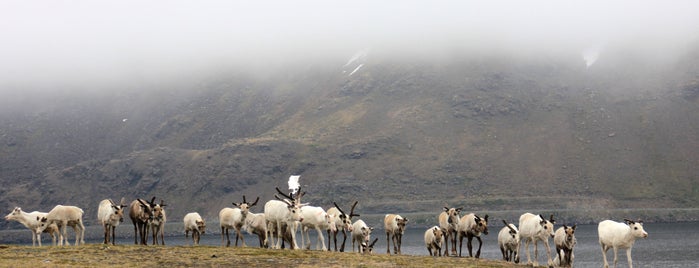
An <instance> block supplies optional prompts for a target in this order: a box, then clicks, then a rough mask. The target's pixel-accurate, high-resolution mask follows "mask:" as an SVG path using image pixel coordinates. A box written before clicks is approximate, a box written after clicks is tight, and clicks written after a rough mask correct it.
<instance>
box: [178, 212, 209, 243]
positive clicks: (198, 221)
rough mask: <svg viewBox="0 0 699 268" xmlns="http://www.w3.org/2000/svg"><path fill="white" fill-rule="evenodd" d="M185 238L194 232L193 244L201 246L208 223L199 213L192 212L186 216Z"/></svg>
mask: <svg viewBox="0 0 699 268" xmlns="http://www.w3.org/2000/svg"><path fill="white" fill-rule="evenodd" d="M183 221H184V237H185V238H187V237H188V236H189V231H192V242H193V243H194V245H199V239H200V238H201V235H202V234H204V233H205V232H206V222H205V221H204V219H202V218H201V216H200V215H199V213H196V212H192V213H188V214H187V215H185V216H184V220H183Z"/></svg>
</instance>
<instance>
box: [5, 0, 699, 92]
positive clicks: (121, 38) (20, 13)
mask: <svg viewBox="0 0 699 268" xmlns="http://www.w3.org/2000/svg"><path fill="white" fill-rule="evenodd" d="M608 2H611V3H608ZM698 29H699V1H689V0H687V1H683V0H677V1H674V0H673V1H642V0H640V1H386V0H381V1H259V0H257V1H202V0H197V1H172V0H153V1H143V0H139V1H67V0H65V1H60V0H46V1H36V0H17V1H15V0H0V86H3V87H8V86H7V85H11V86H10V87H17V85H26V86H31V85H34V84H37V83H38V84H41V83H43V84H44V85H45V84H47V83H48V84H60V83H63V82H66V81H72V82H76V81H78V82H81V81H95V80H96V81H100V80H105V81H112V80H119V79H130V78H133V77H140V78H143V77H146V78H151V79H160V78H164V77H167V76H168V75H178V74H181V73H186V72H190V71H192V70H199V71H200V70H207V68H216V66H223V65H231V64H232V65H238V66H242V65H246V64H253V63H254V62H258V63H259V62H260V61H289V60H301V59H305V58H309V59H318V58H332V57H338V58H342V59H344V60H346V59H348V58H349V57H351V56H352V54H353V53H354V52H355V51H357V50H361V49H367V48H371V49H372V50H387V51H401V52H402V53H406V55H408V54H410V53H419V52H425V51H439V50H450V49H451V50H453V49H459V48H464V49H475V50H479V49H480V50H481V51H482V50H483V49H494V50H496V49H505V50H508V49H509V50H521V49H522V48H526V49H533V50H535V51H536V50H541V51H546V50H555V49H561V48H565V49H570V50H571V51H575V53H581V52H582V51H583V50H585V49H587V48H589V47H605V46H609V45H610V44H611V45H620V44H624V45H627V46H629V47H633V46H640V45H643V46H650V47H655V48H661V49H659V50H652V51H653V52H652V53H664V52H662V51H668V53H671V52H672V51H674V50H680V49H683V48H685V47H686V46H687V45H688V44H689V43H690V42H691V41H693V40H695V38H696V37H697V34H698V33H699V30H698ZM694 44H695V45H696V44H697V43H696V42H695V43H694ZM659 51H660V52H659Z"/></svg>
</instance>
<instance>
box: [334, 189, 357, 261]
mask: <svg viewBox="0 0 699 268" xmlns="http://www.w3.org/2000/svg"><path fill="white" fill-rule="evenodd" d="M357 203H358V201H354V203H353V204H352V208H351V209H350V213H349V214H346V213H345V212H344V211H342V209H340V207H339V206H338V205H337V203H335V202H333V205H334V207H331V208H329V209H328V215H330V216H331V218H333V221H334V222H335V232H331V231H330V230H328V248H330V240H333V241H334V244H335V251H337V233H338V232H340V230H342V236H343V238H342V245H341V246H340V252H344V251H345V242H346V241H347V232H350V233H351V232H352V217H359V216H360V215H359V214H354V208H355V207H356V206H357Z"/></svg>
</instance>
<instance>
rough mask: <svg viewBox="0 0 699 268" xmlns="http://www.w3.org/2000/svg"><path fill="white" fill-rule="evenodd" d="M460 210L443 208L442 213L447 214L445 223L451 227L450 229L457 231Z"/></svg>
mask: <svg viewBox="0 0 699 268" xmlns="http://www.w3.org/2000/svg"><path fill="white" fill-rule="evenodd" d="M461 209H462V208H448V207H444V212H446V213H447V223H448V224H449V225H451V228H453V229H454V230H456V229H458V226H459V221H461V215H460V214H461Z"/></svg>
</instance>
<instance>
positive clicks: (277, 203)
mask: <svg viewBox="0 0 699 268" xmlns="http://www.w3.org/2000/svg"><path fill="white" fill-rule="evenodd" d="M276 189H277V192H278V193H279V194H280V195H282V196H284V197H285V198H286V199H281V198H279V196H277V195H275V196H274V197H275V198H277V199H279V200H270V201H267V203H266V204H265V210H264V211H265V218H266V219H267V221H268V222H269V223H270V224H271V225H272V226H273V228H274V229H276V230H275V231H276V232H275V233H276V234H277V236H276V237H275V236H272V234H271V233H272V230H271V228H269V230H268V232H269V233H270V235H268V237H271V238H272V242H273V244H274V245H273V246H272V248H274V249H280V248H281V243H282V240H283V237H282V235H283V234H284V232H283V231H282V227H283V223H286V224H287V229H289V230H287V232H288V233H290V234H291V240H292V243H291V247H292V248H293V249H298V248H299V247H298V244H296V222H297V221H299V222H302V221H303V216H302V215H301V207H303V206H304V205H305V204H300V203H301V197H302V196H303V195H304V193H303V192H301V190H300V189H299V194H298V195H296V197H295V198H292V197H291V196H288V195H286V194H284V193H283V192H282V191H281V190H279V188H276ZM275 238H276V240H275ZM275 242H276V243H275Z"/></svg>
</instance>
